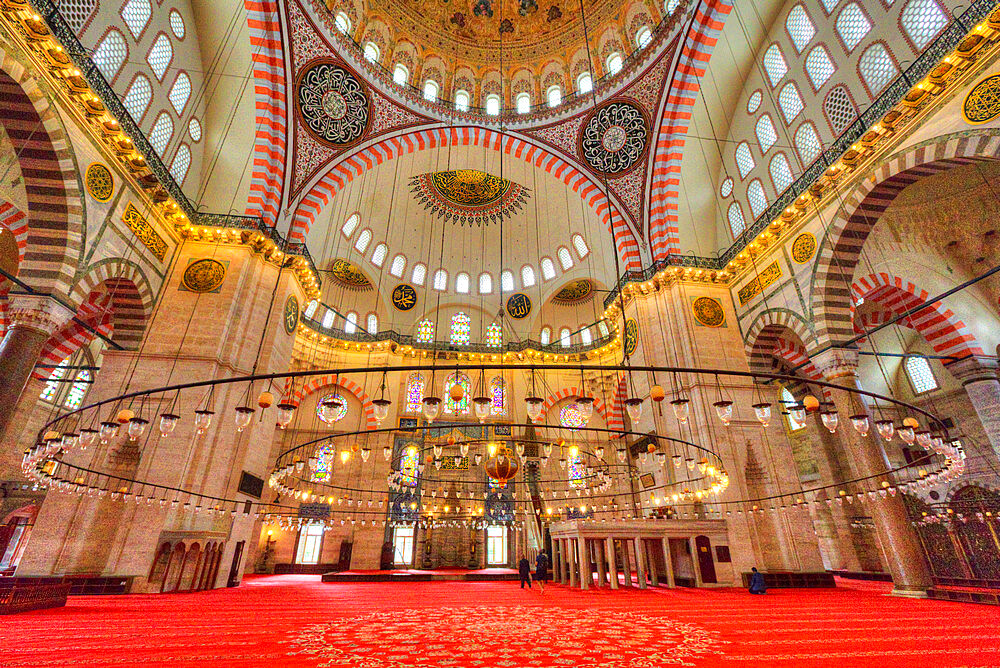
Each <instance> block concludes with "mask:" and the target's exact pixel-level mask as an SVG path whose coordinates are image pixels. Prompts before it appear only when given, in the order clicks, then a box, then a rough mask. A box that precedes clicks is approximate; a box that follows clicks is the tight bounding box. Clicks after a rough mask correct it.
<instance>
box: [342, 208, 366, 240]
mask: <svg viewBox="0 0 1000 668" xmlns="http://www.w3.org/2000/svg"><path fill="white" fill-rule="evenodd" d="M360 222H361V216H359V215H358V214H356V213H352V214H351V215H350V216H348V217H347V220H345V221H344V225H343V226H342V227H341V228H340V231H341V232H343V234H344V236H345V237H347V238H348V239H350V238H351V235H352V234H354V230H356V229H358V223H360Z"/></svg>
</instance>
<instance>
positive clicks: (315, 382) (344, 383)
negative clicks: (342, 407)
mask: <svg viewBox="0 0 1000 668" xmlns="http://www.w3.org/2000/svg"><path fill="white" fill-rule="evenodd" d="M327 388H340V389H343V390H347V391H348V392H349V393H350V394H351V395H352V396H353V397H354V398H355V399H357V400H358V403H359V404H361V410H362V412H363V413H364V423H365V430H367V431H372V430H373V429H378V422H377V421H376V420H375V405H374V404H373V403H372V401H371V399H370V398H369V397H368V393H367V392H365V389H364V388H363V387H361V386H360V385H358V384H357V383H355V382H354V381H353V380H351V379H349V378H340V377H338V376H337V374H333V373H328V374H325V375H322V376H317V377H315V378H312V379H310V380H309V381H307V382H306V383H305V385H303V386H302V387H300V388H299V389H298V390H296V391H295V394H294V395H293V397H292V400H291V402H292V403H293V404H295V405H296V406H298V405H300V404H301V403H302V400H303V399H305V398H306V397H308V396H309V395H311V394H312V393H314V392H316V391H318V390H322V389H327ZM345 419H347V418H345Z"/></svg>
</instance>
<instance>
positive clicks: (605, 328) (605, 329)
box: [597, 320, 608, 338]
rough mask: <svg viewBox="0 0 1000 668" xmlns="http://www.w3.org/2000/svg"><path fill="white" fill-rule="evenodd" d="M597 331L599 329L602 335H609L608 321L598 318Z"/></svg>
mask: <svg viewBox="0 0 1000 668" xmlns="http://www.w3.org/2000/svg"><path fill="white" fill-rule="evenodd" d="M597 331H599V332H600V333H601V337H602V338H603V337H605V336H607V335H608V323H607V322H605V321H604V320H598V321H597Z"/></svg>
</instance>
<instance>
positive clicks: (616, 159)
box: [580, 100, 649, 176]
mask: <svg viewBox="0 0 1000 668" xmlns="http://www.w3.org/2000/svg"><path fill="white" fill-rule="evenodd" d="M648 144H649V130H648V127H647V123H646V116H645V115H644V114H643V112H642V110H641V109H640V108H639V107H638V106H636V105H634V104H632V103H631V102H625V101H623V100H615V101H612V102H609V103H608V104H605V105H604V106H603V107H600V108H599V109H597V111H595V112H594V113H593V114H591V116H590V119H589V120H588V121H587V123H586V124H585V125H584V127H583V130H582V131H581V135H580V151H581V153H583V158H584V159H585V160H586V161H587V164H588V165H590V166H591V167H593V168H594V169H595V170H597V171H598V172H602V173H604V174H607V175H608V176H611V175H615V174H622V173H624V172H627V171H629V170H630V169H632V168H633V167H635V166H636V165H637V164H638V163H639V160H640V159H641V158H642V156H643V155H644V154H645V152H646V148H647V145H648Z"/></svg>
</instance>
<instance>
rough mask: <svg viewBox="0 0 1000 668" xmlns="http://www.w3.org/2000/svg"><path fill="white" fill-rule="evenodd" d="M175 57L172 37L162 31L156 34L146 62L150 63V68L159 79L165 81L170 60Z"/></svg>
mask: <svg viewBox="0 0 1000 668" xmlns="http://www.w3.org/2000/svg"><path fill="white" fill-rule="evenodd" d="M173 59H174V47H173V46H171V44H170V38H169V37H167V36H166V35H165V34H164V33H162V32H161V33H160V34H159V35H157V36H156V41H155V42H153V46H152V47H151V48H150V49H149V53H148V54H146V62H147V63H149V68H150V69H151V70H153V74H155V75H156V80H157V81H163V75H164V74H166V73H167V68H168V67H170V61H171V60H173Z"/></svg>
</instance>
